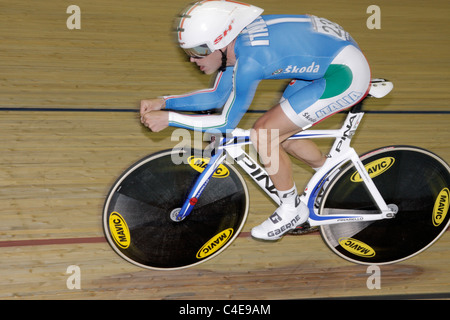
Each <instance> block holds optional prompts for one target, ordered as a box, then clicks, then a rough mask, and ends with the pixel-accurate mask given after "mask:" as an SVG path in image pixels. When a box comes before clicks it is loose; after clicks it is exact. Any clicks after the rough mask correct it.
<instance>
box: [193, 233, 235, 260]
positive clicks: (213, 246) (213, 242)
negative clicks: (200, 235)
mask: <svg viewBox="0 0 450 320" xmlns="http://www.w3.org/2000/svg"><path fill="white" fill-rule="evenodd" d="M232 235H233V228H228V229H226V230H223V231H221V232H219V233H218V234H216V235H215V236H214V237H212V238H211V239H210V240H209V241H208V242H206V243H205V244H204V245H203V247H202V248H201V249H200V250H198V252H197V256H196V257H197V259H203V258H206V257H207V256H209V255H211V254H213V253H214V252H216V251H217V250H219V249H220V248H222V247H223V245H224V244H225V243H227V242H228V240H230V239H231V236H232Z"/></svg>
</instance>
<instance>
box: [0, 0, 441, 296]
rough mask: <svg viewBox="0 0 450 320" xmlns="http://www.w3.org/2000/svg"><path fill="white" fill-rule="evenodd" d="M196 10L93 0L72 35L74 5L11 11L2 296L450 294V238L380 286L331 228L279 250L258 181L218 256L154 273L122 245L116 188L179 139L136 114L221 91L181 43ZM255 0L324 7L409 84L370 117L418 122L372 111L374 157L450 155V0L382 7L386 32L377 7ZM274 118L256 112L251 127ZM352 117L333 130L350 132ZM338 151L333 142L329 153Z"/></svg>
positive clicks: (2, 132)
mask: <svg viewBox="0 0 450 320" xmlns="http://www.w3.org/2000/svg"><path fill="white" fill-rule="evenodd" d="M184 3H185V2H184V1H181V0H175V1H171V2H170V4H169V3H167V2H158V3H157V2H156V1H152V0H150V1H143V0H131V1H127V2H126V4H125V2H123V1H117V0H113V1H103V0H100V1H86V0H78V1H75V2H74V3H73V4H76V5H78V6H79V7H80V8H81V18H82V20H81V30H68V29H67V27H66V19H67V18H68V17H69V14H67V13H66V9H67V7H68V6H69V5H70V4H72V3H69V2H61V3H59V2H58V3H56V2H55V1H50V0H43V1H38V2H36V3H34V2H33V3H32V4H30V2H29V1H24V0H18V1H10V0H4V1H2V3H1V4H0V109H1V110H0V139H1V140H2V143H1V145H0V163H1V164H2V165H1V169H0V215H1V220H2V223H1V225H0V257H1V259H0V298H1V299H300V298H329V297H355V296H356V297H365V296H380V297H381V296H382V297H386V296H399V295H417V296H422V297H425V298H426V297H433V295H437V296H446V297H450V272H449V271H448V265H449V264H450V234H449V233H448V232H447V233H446V234H445V235H444V236H443V238H442V239H441V240H440V241H439V242H438V243H436V244H435V245H434V246H432V247H431V248H430V249H428V250H427V251H425V252H424V253H422V254H421V255H419V256H418V257H415V258H413V259H410V260H408V261H405V262H403V263H399V264H396V265H392V266H383V267H381V289H379V290H376V289H375V290H369V289H368V288H367V286H366V281H367V278H368V277H369V274H367V273H366V271H367V267H365V266H358V265H353V264H351V263H348V262H346V261H344V260H342V259H340V258H339V257H337V256H335V255H334V254H333V253H332V252H331V251H330V250H329V249H327V248H326V246H325V244H324V243H323V242H322V240H321V238H320V235H319V234H318V233H314V234H310V235H305V236H301V237H294V236H287V237H285V238H284V239H283V240H282V241H279V242H277V243H273V244H268V243H261V242H257V241H255V240H253V239H251V238H250V237H249V236H248V232H249V231H250V229H251V227H253V226H254V225H256V224H259V223H260V222H261V221H263V220H264V219H265V218H267V216H268V215H269V214H270V213H272V209H274V206H273V205H272V204H271V203H270V202H269V200H268V199H267V198H266V197H265V196H263V194H262V193H261V192H260V191H259V190H257V189H256V188H255V186H254V185H253V184H252V183H251V182H250V181H248V182H249V183H248V186H249V190H250V192H251V208H250V215H249V218H248V221H247V224H246V226H245V228H244V230H243V234H242V236H241V237H239V238H238V239H237V240H236V241H235V242H234V243H233V244H232V245H231V246H230V247H229V248H228V249H227V250H226V251H225V252H224V253H223V254H221V255H220V256H219V257H217V258H215V259H212V260H210V261H208V262H206V263H204V264H202V265H200V266H198V267H194V268H191V269H187V270H182V271H176V272H174V271H170V272H169V271H148V270H143V269H140V268H137V267H135V266H132V265H130V264H129V263H127V262H125V261H123V260H122V259H121V258H119V257H118V256H117V255H116V254H115V253H114V252H113V251H112V250H111V249H110V247H109V245H108V244H107V243H106V242H105V240H104V239H103V232H102V226H101V212H102V206H103V202H104V199H105V196H106V194H107V192H108V190H109V188H110V186H111V184H112V183H113V182H114V181H115V179H116V178H117V177H118V175H120V173H121V172H122V171H123V170H124V169H126V168H127V167H128V166H129V165H131V164H132V163H133V162H134V161H136V160H138V159H140V158H142V157H143V156H145V155H147V154H150V153H152V152H155V151H158V150H161V149H167V148H171V147H172V146H173V145H174V143H175V142H172V141H171V134H172V132H173V129H167V130H166V131H164V132H162V133H158V134H152V133H150V132H148V131H147V130H146V129H145V128H144V127H142V126H141V125H140V123H139V119H138V115H137V113H135V112H133V110H135V109H137V108H138V103H139V101H140V100H141V99H144V98H150V97H155V96H158V95H162V94H166V93H183V92H186V91H191V90H194V89H199V88H204V87H206V86H208V85H209V83H210V78H208V77H206V76H203V75H201V74H200V73H199V72H198V71H196V70H195V68H194V67H193V66H192V65H190V64H189V63H187V62H186V59H185V58H184V57H183V55H182V53H181V52H179V50H178V49H176V46H175V45H174V42H173V38H172V34H171V31H170V30H171V27H172V25H173V16H174V15H175V14H177V13H178V12H179V11H180V10H181V9H182V8H183V6H184ZM253 3H254V4H255V5H259V6H261V7H263V8H265V9H266V13H287V12H289V13H292V12H298V13H312V14H315V15H319V16H325V17H328V18H329V19H331V20H334V21H337V22H339V23H340V24H342V25H343V26H344V27H345V28H346V29H347V30H348V31H349V32H350V33H351V34H352V35H353V36H354V38H355V39H356V40H357V41H358V42H359V43H360V45H361V48H362V49H363V50H364V52H365V54H366V56H367V58H368V60H369V61H370V63H371V66H372V76H373V77H385V78H387V79H390V80H392V81H393V82H394V84H395V88H394V91H393V92H392V93H391V94H390V95H389V96H388V97H386V98H385V99H382V100H376V101H375V100H374V101H369V102H368V103H367V109H368V110H373V111H415V112H416V113H386V114H379V113H369V114H367V115H366V116H365V118H364V120H363V123H362V125H361V129H360V130H359V132H358V135H357V136H356V137H355V138H354V143H353V145H354V147H355V148H356V149H357V150H358V151H360V152H365V151H368V150H370V149H373V148H376V147H379V146H383V145H389V144H412V145H416V146H419V147H424V148H427V149H429V150H431V151H433V152H435V153H437V154H439V155H440V156H441V157H442V158H444V159H446V160H447V162H448V161H450V143H449V138H450V132H449V126H448V124H449V120H450V114H449V111H450V108H449V107H448V100H449V98H450V94H449V89H448V88H449V87H450V77H449V73H448V70H449V69H450V68H449V59H448V58H449V57H448V52H449V51H450V45H449V42H448V41H447V38H448V36H447V30H448V27H449V18H448V12H449V9H450V5H449V3H448V2H445V1H440V0H432V1H428V2H427V4H426V6H425V7H424V6H423V5H422V4H423V3H422V1H417V0H413V1H404V0H399V1H387V0H380V1H377V2H376V3H375V4H377V5H378V6H380V8H381V18H382V22H381V29H380V30H369V29H368V28H367V27H366V20H367V18H368V17H369V14H367V13H366V9H367V7H368V6H369V5H371V4H373V3H372V2H370V1H356V0H355V1H347V2H341V1H338V2H336V1H329V0H324V1H314V2H311V3H304V2H302V4H301V5H300V4H298V2H297V1H293V0H290V1H272V0H255V1H254V2H253ZM284 84H285V83H283V82H274V81H272V82H271V81H267V82H263V83H262V84H261V85H260V87H259V91H258V93H257V96H256V98H255V100H254V103H253V105H252V109H253V110H265V109H267V108H269V107H270V106H271V105H272V104H273V103H274V102H275V101H277V100H278V98H279V95H280V90H281V89H282V88H283V85H284ZM28 108H32V109H34V110H30V109H28ZM99 109H101V110H99ZM127 111H130V112H127ZM423 111H438V112H439V113H437V114H433V113H424V112H423ZM258 116H259V114H258V113H250V114H247V115H246V116H245V117H244V119H243V120H242V122H241V124H240V127H243V128H249V127H251V126H252V124H253V122H254V121H255V120H256V119H257V117H258ZM342 119H343V116H342V115H336V116H334V117H333V118H331V119H329V120H327V121H326V122H324V123H322V124H320V127H321V128H335V127H337V126H339V124H340V122H341V121H342ZM329 145H330V142H329V141H327V142H325V141H323V142H322V141H321V142H320V146H321V148H323V149H324V151H325V150H326V148H327V147H328V146H329ZM297 164H298V163H297ZM295 174H296V180H297V185H298V186H299V188H301V187H302V186H304V184H305V183H306V181H307V180H308V179H309V177H310V176H311V170H310V169H308V168H306V167H305V166H303V165H301V164H298V165H297V166H296V168H295ZM70 265H77V266H79V267H80V270H81V289H73V290H69V289H68V288H67V286H66V280H67V279H68V277H69V274H67V273H66V271H67V268H68V267H69V266H70Z"/></svg>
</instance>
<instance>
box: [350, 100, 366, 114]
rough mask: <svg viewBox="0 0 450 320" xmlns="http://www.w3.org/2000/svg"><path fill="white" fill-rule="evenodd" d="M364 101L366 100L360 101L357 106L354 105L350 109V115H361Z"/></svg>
mask: <svg viewBox="0 0 450 320" xmlns="http://www.w3.org/2000/svg"><path fill="white" fill-rule="evenodd" d="M364 100H366V98H364V99H362V100H361V101H360V102H358V103H357V104H355V105H354V106H353V107H352V108H351V109H350V112H351V113H363V112H364V111H363V102H364Z"/></svg>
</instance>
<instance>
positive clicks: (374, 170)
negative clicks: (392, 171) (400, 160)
mask: <svg viewBox="0 0 450 320" xmlns="http://www.w3.org/2000/svg"><path fill="white" fill-rule="evenodd" d="M394 162H395V159H394V158H392V157H385V158H381V159H378V160H375V161H372V162H371V163H368V164H366V165H365V166H364V167H365V168H366V170H367V172H368V173H369V176H370V177H371V178H375V177H376V176H379V175H380V174H382V173H384V172H386V171H387V170H389V168H390V167H392V165H393V164H394ZM350 180H351V181H353V182H362V181H363V180H362V178H361V176H360V175H359V172H358V171H356V172H355V173H354V174H352V176H351V178H350Z"/></svg>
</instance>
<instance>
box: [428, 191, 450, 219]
mask: <svg viewBox="0 0 450 320" xmlns="http://www.w3.org/2000/svg"><path fill="white" fill-rule="evenodd" d="M449 195H450V192H449V190H448V188H444V189H442V190H441V192H439V194H438V196H437V198H436V201H435V202H434V208H433V219H432V220H433V226H435V227H438V226H439V225H440V224H441V223H442V221H444V218H445V216H446V215H447V211H448V207H449V204H450V201H449Z"/></svg>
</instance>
